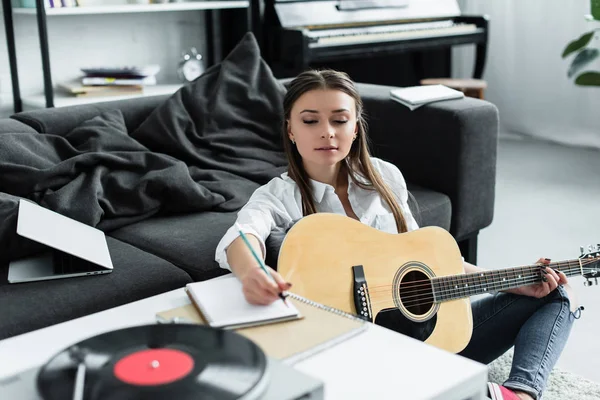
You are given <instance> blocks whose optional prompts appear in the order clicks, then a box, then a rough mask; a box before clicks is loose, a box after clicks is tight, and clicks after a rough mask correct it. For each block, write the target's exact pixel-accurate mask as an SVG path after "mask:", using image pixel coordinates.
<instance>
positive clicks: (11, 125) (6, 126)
mask: <svg viewBox="0 0 600 400" xmlns="http://www.w3.org/2000/svg"><path fill="white" fill-rule="evenodd" d="M21 132H30V133H32V132H35V129H33V128H31V127H30V126H28V125H25V124H23V123H21V122H19V121H16V120H14V119H11V118H3V119H0V133H21Z"/></svg>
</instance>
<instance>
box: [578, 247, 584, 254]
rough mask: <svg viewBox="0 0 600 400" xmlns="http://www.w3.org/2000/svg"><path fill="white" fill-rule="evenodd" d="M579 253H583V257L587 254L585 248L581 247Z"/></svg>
mask: <svg viewBox="0 0 600 400" xmlns="http://www.w3.org/2000/svg"><path fill="white" fill-rule="evenodd" d="M579 251H580V252H581V255H584V254H585V249H584V248H583V246H579Z"/></svg>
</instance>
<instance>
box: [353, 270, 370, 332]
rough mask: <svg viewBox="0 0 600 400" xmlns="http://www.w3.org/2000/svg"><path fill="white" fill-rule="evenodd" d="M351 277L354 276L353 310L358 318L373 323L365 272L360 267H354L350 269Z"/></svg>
mask: <svg viewBox="0 0 600 400" xmlns="http://www.w3.org/2000/svg"><path fill="white" fill-rule="evenodd" d="M352 275H353V276H354V287H353V291H352V293H353V295H354V308H355V310H356V314H357V315H358V316H359V318H362V319H364V320H366V321H369V322H373V312H372V311H371V298H370V297H369V287H368V286H367V280H366V279H365V271H364V269H363V266H362V265H354V266H353V267H352Z"/></svg>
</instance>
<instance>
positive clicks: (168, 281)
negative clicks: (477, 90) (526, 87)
mask: <svg viewBox="0 0 600 400" xmlns="http://www.w3.org/2000/svg"><path fill="white" fill-rule="evenodd" d="M221 73H222V71H221ZM204 79H206V80H207V81H210V79H211V75H210V73H208V76H207V77H206V78H204ZM282 83H283V84H285V81H279V83H278V84H282ZM358 87H359V90H360V92H361V94H362V96H363V99H364V102H365V109H366V112H367V115H368V123H369V134H370V138H371V141H372V153H373V154H374V155H375V156H378V157H380V158H382V159H385V160H388V161H390V162H393V163H394V164H396V165H397V166H398V167H399V168H400V170H401V171H402V172H403V173H404V175H405V177H406V180H407V182H408V185H409V190H410V191H411V193H412V195H413V196H414V199H415V200H416V204H414V203H413V204H411V207H412V208H413V211H414V212H415V214H416V218H417V221H418V222H419V223H420V225H421V226H427V225H437V226H441V227H443V228H445V229H447V230H449V231H450V233H452V235H453V236H454V237H455V238H456V240H457V241H458V242H459V244H460V246H461V250H462V251H463V253H464V255H465V256H466V258H467V259H468V260H470V261H475V257H476V253H475V251H476V240H477V234H478V232H479V231H480V230H481V229H483V228H485V227H486V226H488V225H489V224H490V223H491V221H492V217H493V210H494V187H495V168H496V148H497V133H498V112H497V109H496V107H495V106H494V105H492V104H490V103H488V102H485V101H481V100H476V99H472V98H465V99H461V100H452V101H445V102H439V103H433V104H430V105H427V106H424V107H422V108H420V109H418V110H415V111H409V110H408V109H407V108H405V107H404V106H401V105H400V104H398V103H395V102H394V101H392V100H390V99H389V90H390V87H384V86H376V85H368V84H358ZM184 98H185V96H184ZM170 100H172V98H169V97H147V98H139V99H135V100H123V101H118V102H106V103H96V104H91V105H82V106H75V107H64V108H56V109H43V110H37V111H29V112H22V113H19V114H16V115H13V116H11V117H10V118H7V119H2V120H0V143H1V142H2V141H3V140H5V139H4V138H8V137H17V138H20V139H22V138H24V137H31V136H35V135H51V136H57V137H58V136H62V135H65V134H66V133H67V132H71V131H73V130H74V129H75V128H76V127H78V126H81V124H84V123H85V122H86V121H89V120H90V119H93V118H94V117H98V116H99V115H102V114H103V113H105V112H107V111H110V110H119V111H120V114H122V117H123V122H124V126H125V128H126V131H127V133H132V132H139V131H140V126H142V125H143V124H144V123H145V122H146V121H148V119H149V118H150V116H152V115H154V116H155V115H156V110H157V109H158V108H160V107H162V105H163V104H164V103H165V102H167V101H170ZM163 111H165V110H163ZM273 118H275V119H277V116H273ZM152 126H155V125H152ZM157 129H158V128H157ZM276 136H278V134H277V135H276ZM48 137H50V136H48ZM138 137H139V136H138ZM6 143H8V142H6ZM21 143H28V142H26V141H24V142H21ZM244 146H246V147H247V146H248V143H244ZM277 146H280V144H279V143H277ZM21 147H22V145H21ZM249 150H252V149H251V148H250V149H249ZM24 151H26V152H28V153H32V154H35V153H36V152H38V151H40V150H39V149H38V148H35V146H33V145H32V146H31V148H27V149H24ZM151 151H152V152H156V153H158V152H159V151H163V150H162V148H158V149H154V150H151ZM164 151H166V150H164ZM240 151H241V150H240ZM223 152H224V153H228V152H229V149H227V148H225V147H223ZM8 156H10V154H6V153H3V150H0V164H2V162H3V161H5V160H3V159H2V158H5V159H6V158H7V157H8ZM278 156H280V155H278ZM211 157H212V158H219V154H218V153H215V150H214V149H213V152H212V153H211ZM185 162H186V163H187V164H190V163H191V162H190V161H187V160H186V161H185ZM223 165H225V164H223ZM284 169H285V168H283V170H284ZM281 171H282V168H281V167H280V166H278V167H277V168H274V169H273V170H271V171H270V172H269V174H267V176H277V174H279V173H280V172H281ZM220 176H221V175H219V174H218V171H216V172H214V174H213V175H211V177H212V178H211V179H213V180H212V183H216V184H220V182H219V179H221V178H220ZM228 176H230V172H228V173H227V174H224V175H223V177H228ZM223 179H224V182H225V180H227V179H229V178H223ZM244 179H245V180H239V181H234V182H237V183H236V184H235V185H233V187H235V188H237V187H239V188H240V192H239V193H241V194H240V195H239V196H240V198H239V199H238V201H237V202H233V203H230V202H229V203H228V202H225V204H228V205H229V206H228V207H222V206H220V205H219V206H217V207H205V209H202V210H200V211H199V210H196V209H193V207H192V208H190V211H185V209H169V207H167V205H168V201H164V202H163V203H162V204H161V205H160V207H158V211H156V212H154V213H147V214H144V215H139V216H138V217H137V218H135V219H131V220H126V221H125V222H123V220H122V219H120V220H119V221H121V223H119V224H114V223H113V224H105V225H103V224H102V223H100V224H96V225H97V226H98V227H99V228H101V229H103V230H104V231H105V232H106V234H107V237H108V245H109V250H110V254H111V257H112V260H113V264H114V271H113V272H112V273H111V274H108V275H99V276H92V277H82V278H72V279H60V280H55V281H44V282H35V283H21V284H8V282H7V265H8V261H9V259H10V258H11V257H13V258H14V257H15V254H17V253H18V252H15V251H14V246H13V245H14V243H13V242H14V240H16V239H15V237H14V236H11V232H12V231H13V230H14V229H15V224H16V221H15V218H14V214H4V217H3V218H4V219H3V220H2V232H3V236H2V237H1V238H2V239H3V240H4V243H0V245H1V247H0V249H1V250H2V253H1V254H2V258H1V264H0V303H1V304H2V307H0V339H2V338H6V337H10V336H13V335H17V334H21V333H24V332H28V331H31V330H34V329H39V328H42V327H45V326H49V325H52V324H56V323H59V322H63V321H66V320H69V319H72V318H77V317H80V316H83V315H86V314H90V313H93V312H97V311H101V310H105V309H108V308H111V307H114V306H118V305H120V304H124V303H127V302H131V301H135V300H138V299H142V298H145V297H148V296H152V295H155V294H159V293H162V292H165V291H169V290H172V289H175V288H180V287H182V286H184V285H185V284H186V283H188V282H192V281H199V280H205V279H209V278H212V277H215V276H218V275H221V274H224V273H226V271H224V270H222V269H220V268H219V267H218V266H217V264H216V263H215V261H214V252H215V247H216V245H217V243H218V241H219V239H220V238H221V236H222V235H223V234H224V233H225V231H226V229H227V228H228V227H230V226H231V225H232V223H233V222H234V220H235V217H236V209H239V207H240V205H241V204H243V201H244V199H247V197H248V196H249V195H250V193H251V192H252V190H254V188H255V187H258V185H259V184H261V183H262V181H261V180H260V179H257V180H256V181H255V182H252V185H250V184H249V185H248V186H247V187H246V186H243V184H241V183H242V182H245V181H246V180H247V181H248V182H250V180H251V179H247V178H244ZM205 181H206V182H208V181H209V179H205ZM224 185H225V186H226V184H225V183H224ZM207 187H209V188H210V187H211V186H210V185H207ZM213 190H217V189H213ZM0 192H3V194H7V195H10V196H15V198H18V197H29V198H35V197H34V196H33V195H32V196H29V195H27V194H26V193H23V192H19V191H15V192H12V188H11V187H7V186H6V185H5V186H4V187H3V186H2V185H1V184H0ZM164 192H165V190H164V189H163V191H162V195H163V197H162V198H163V199H165V198H166V199H169V198H170V197H169V195H170V194H169V193H164ZM165 196H166V197H165ZM9 198H10V197H9ZM173 201H175V200H173ZM79 207H80V208H82V209H85V207H86V204H85V202H84V204H80V205H79ZM1 208H2V207H0V209H1ZM11 246H12V247H11ZM11 250H12V251H11ZM269 261H270V263H271V264H273V263H274V260H273V257H272V256H271V259H270V260H269Z"/></svg>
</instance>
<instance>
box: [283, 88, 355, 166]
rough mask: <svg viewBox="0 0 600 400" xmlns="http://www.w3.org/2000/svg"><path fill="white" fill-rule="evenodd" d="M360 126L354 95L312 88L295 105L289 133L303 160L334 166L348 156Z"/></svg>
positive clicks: (289, 122)
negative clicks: (358, 124)
mask: <svg viewBox="0 0 600 400" xmlns="http://www.w3.org/2000/svg"><path fill="white" fill-rule="evenodd" d="M357 130H358V126H357V123H356V104H355V102H354V99H353V98H352V97H350V96H349V95H347V94H346V93H344V92H342V91H339V90H311V91H309V92H306V93H304V94H303V95H302V96H300V97H299V98H298V100H296V103H294V105H293V106H292V110H291V112H290V119H289V120H288V132H287V133H288V136H289V138H290V140H292V141H295V142H296V147H297V148H298V152H299V153H300V155H301V156H302V159H303V162H304V163H310V164H314V165H319V166H332V165H335V164H337V163H338V162H340V161H342V160H343V159H344V158H346V156H347V155H348V153H349V152H350V147H351V146H352V142H353V141H354V137H355V135H356V133H357Z"/></svg>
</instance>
